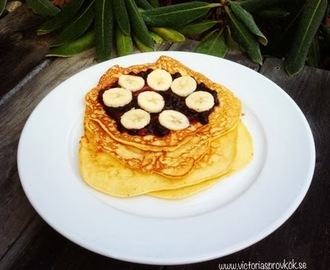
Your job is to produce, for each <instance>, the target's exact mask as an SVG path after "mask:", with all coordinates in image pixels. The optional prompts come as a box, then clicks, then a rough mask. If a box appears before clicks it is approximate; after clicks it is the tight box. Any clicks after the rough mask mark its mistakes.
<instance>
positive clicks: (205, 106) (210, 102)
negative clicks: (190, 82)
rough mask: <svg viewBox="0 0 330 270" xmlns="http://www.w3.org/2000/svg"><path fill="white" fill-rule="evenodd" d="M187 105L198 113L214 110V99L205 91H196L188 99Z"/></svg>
mask: <svg viewBox="0 0 330 270" xmlns="http://www.w3.org/2000/svg"><path fill="white" fill-rule="evenodd" d="M185 102H186V105H187V107H188V108H190V109H192V110H194V111H196V112H204V111H208V110H210V109H212V108H213V106H214V98H213V96H212V94H210V93H209V92H205V91H195V92H193V93H191V94H190V95H189V96H188V97H186V100H185Z"/></svg>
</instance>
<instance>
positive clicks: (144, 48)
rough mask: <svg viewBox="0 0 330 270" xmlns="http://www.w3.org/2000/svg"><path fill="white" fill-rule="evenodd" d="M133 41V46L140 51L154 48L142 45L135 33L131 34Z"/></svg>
mask: <svg viewBox="0 0 330 270" xmlns="http://www.w3.org/2000/svg"><path fill="white" fill-rule="evenodd" d="M133 41H134V43H135V46H136V47H137V48H138V49H139V50H140V51H141V52H153V51H154V48H151V47H148V46H146V45H144V44H143V43H142V42H141V41H140V40H139V39H138V38H137V37H136V36H135V35H133Z"/></svg>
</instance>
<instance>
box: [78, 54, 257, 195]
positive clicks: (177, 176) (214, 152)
mask: <svg viewBox="0 0 330 270" xmlns="http://www.w3.org/2000/svg"><path fill="white" fill-rule="evenodd" d="M164 71H166V72H165V73H166V74H167V76H169V77H170V82H173V81H174V80H176V78H181V79H182V78H183V79H186V77H188V79H190V80H191V79H193V80H192V81H193V83H195V85H196V86H194V88H193V90H192V92H190V93H187V94H186V95H185V96H181V95H182V93H179V92H177V91H178V89H176V88H175V86H173V84H171V86H170V88H166V89H167V90H160V89H157V88H158V87H160V86H159V85H156V84H154V82H152V81H151V82H150V81H148V80H149V77H151V74H153V72H154V73H156V72H164ZM129 76H134V79H133V81H134V80H138V81H139V82H138V84H140V85H139V87H138V88H137V90H136V89H135V90H133V89H128V88H125V87H123V86H122V84H121V82H120V81H121V80H124V79H126V78H129V79H132V78H131V77H129ZM123 78H124V79H123ZM140 81H142V82H141V83H140ZM165 81H166V80H165ZM135 82H136V81H135ZM157 83H158V81H157ZM160 84H161V83H160ZM187 84H189V82H188V81H185V84H184V87H185V89H183V90H184V91H186V92H187V91H188V90H189V91H190V89H188V88H189V87H187ZM152 85H153V87H154V88H152V87H151V86H152ZM168 87H169V86H168ZM162 91H167V92H166V93H165V94H164V92H162ZM148 92H152V98H155V97H157V98H159V96H160V97H161V99H163V102H164V103H163V104H162V107H161V108H160V109H159V110H158V111H154V109H155V107H156V108H157V106H151V107H147V108H146V107H144V106H149V105H148V104H147V105H146V104H145V103H143V102H140V101H139V98H140V97H141V96H142V95H143V94H144V96H146V95H148V94H149V95H150V93H148ZM168 93H170V95H172V96H178V95H179V97H178V98H176V97H175V102H173V100H172V99H171V98H168V99H166V98H167V97H168V95H169V94H168ZM192 96H194V98H195V100H194V98H192ZM118 97H120V98H121V100H120V105H118V104H117V103H116V102H118ZM196 97H197V98H196ZM188 98H189V99H190V100H189V101H188ZM205 99H206V101H205ZM169 100H170V105H166V104H168V102H169ZM182 100H183V101H182ZM123 101H124V103H123ZM142 101H143V100H142ZM158 101H159V100H158ZM158 101H156V103H157V102H158ZM160 101H162V100H160ZM144 102H145V100H144ZM180 102H185V105H182V104H184V103H180ZM194 102H198V106H197V108H196V109H195V108H194V106H195V104H194ZM199 102H204V103H203V104H202V103H199ZM205 103H206V104H205ZM85 104H86V109H85V114H84V135H83V136H82V138H81V140H80V148H79V166H80V172H81V175H82V178H83V180H84V181H85V182H86V183H87V184H88V185H89V186H91V187H92V188H94V189H96V190H99V191H101V192H103V193H106V194H109V195H111V196H116V197H132V196H138V195H142V194H148V195H150V196H154V197H160V198H165V199H177V198H183V197H186V196H190V195H192V194H195V193H196V192H199V191H201V190H203V189H205V188H207V187H209V186H211V185H213V184H214V183H216V182H218V181H219V180H220V179H221V178H223V177H224V176H226V175H228V174H232V173H234V172H235V171H237V170H240V169H241V168H242V167H244V166H246V165H247V164H248V163H249V162H250V160H251V158H252V154H253V142H252V139H251V136H250V134H249V132H248V130H247V129H246V127H245V126H244V124H243V123H242V122H241V114H242V107H241V103H240V101H239V99H238V98H237V97H235V96H234V94H233V93H232V92H231V91H230V90H228V89H227V88H225V87H224V86H222V85H219V84H217V83H215V82H213V81H211V80H210V79H208V78H207V77H205V76H204V75H203V74H200V73H198V72H196V71H193V70H191V69H189V68H188V67H186V66H184V65H183V64H181V63H180V62H179V61H177V60H175V59H173V58H170V57H167V56H161V57H160V58H159V59H158V60H157V61H156V62H155V63H146V64H140V65H134V66H130V67H120V66H118V65H115V66H113V67H111V68H110V69H109V70H108V71H107V72H106V73H105V74H104V75H103V76H102V77H101V78H100V80H99V83H98V85H97V86H96V87H94V88H93V89H91V90H90V91H89V92H88V93H87V94H86V96H85ZM201 104H202V105H201ZM210 104H211V105H210ZM152 105H154V104H152ZM158 105H159V104H158ZM166 106H170V107H166ZM171 106H172V107H171ZM183 106H186V107H183ZM205 106H206V107H205ZM177 108H178V109H177ZM182 108H184V109H182ZM180 110H182V111H180ZM199 110H200V111H199ZM137 112H138V114H135V115H134V117H135V118H134V121H133V123H131V122H130V121H131V120H132V118H131V117H132V114H130V113H133V114H134V113H137ZM164 112H165V113H170V114H167V116H166V117H169V118H167V119H165V122H164V117H165V116H164V115H165V113H164ZM173 112H174V113H175V114H173ZM141 113H142V114H141ZM163 113H164V114H163ZM126 114H127V115H128V114H130V116H127V115H126ZM125 117H126V118H125ZM136 117H138V118H136ZM141 117H142V118H141ZM145 117H146V118H145ZM148 117H149V118H148ZM123 118H125V122H122V119H123ZM119 119H120V120H119ZM141 119H142V122H143V121H145V120H146V119H147V122H146V123H144V124H143V125H142V126H140V120H141ZM155 119H156V120H155ZM172 120H173V121H172ZM127 121H128V124H129V125H130V126H129V127H126V126H125V125H124V123H127ZM153 121H156V122H153ZM166 121H167V122H166ZM136 122H138V125H137V124H136ZM146 125H148V126H147V127H148V128H146ZM152 125H154V126H152ZM159 126H162V130H165V131H166V132H165V133H164V134H159V133H157V132H156V133H153V131H154V128H155V127H157V128H158V127H159Z"/></svg>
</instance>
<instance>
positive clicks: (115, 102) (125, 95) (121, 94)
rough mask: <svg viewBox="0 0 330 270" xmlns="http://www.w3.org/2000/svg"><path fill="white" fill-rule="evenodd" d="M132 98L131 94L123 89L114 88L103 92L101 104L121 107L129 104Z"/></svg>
mask: <svg viewBox="0 0 330 270" xmlns="http://www.w3.org/2000/svg"><path fill="white" fill-rule="evenodd" d="M132 98H133V95H132V92H131V91H130V90H128V89H125V88H120V87H115V88H110V89H108V90H106V91H104V93H103V95H102V99H103V102H104V104H105V105H106V106H108V107H114V108H117V107H122V106H125V105H126V104H128V103H130V102H131V100H132Z"/></svg>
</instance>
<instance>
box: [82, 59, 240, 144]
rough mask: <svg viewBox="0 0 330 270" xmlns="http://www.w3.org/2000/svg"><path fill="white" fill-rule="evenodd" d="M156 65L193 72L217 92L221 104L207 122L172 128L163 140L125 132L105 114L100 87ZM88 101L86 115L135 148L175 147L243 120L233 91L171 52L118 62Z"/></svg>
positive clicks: (107, 131) (93, 91) (111, 134)
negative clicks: (146, 60) (149, 60)
mask: <svg viewBox="0 0 330 270" xmlns="http://www.w3.org/2000/svg"><path fill="white" fill-rule="evenodd" d="M157 68H160V69H165V70H167V71H168V72H170V73H171V74H175V73H177V72H178V73H180V74H181V75H190V76H192V77H193V78H194V79H195V80H196V81H197V83H203V84H205V85H206V86H207V87H208V88H210V89H212V90H215V91H216V92H217V94H218V98H219V102H220V105H219V106H215V107H214V111H213V112H212V113H211V115H210V116H209V124H208V125H201V124H200V123H195V124H192V125H190V126H189V127H188V128H186V129H183V130H179V131H171V132H170V134H169V135H167V136H165V137H164V138H162V139H161V140H160V139H159V137H157V136H155V135H147V136H132V135H130V134H128V133H126V132H120V131H119V130H118V128H117V124H116V121H115V120H114V119H112V118H110V117H109V116H108V115H107V114H106V112H105V111H104V109H103V107H102V104H100V102H99V100H98V96H99V93H100V91H102V90H105V89H108V88H109V87H111V86H112V85H114V84H115V83H116V82H117V81H118V79H119V77H120V76H121V75H123V74H130V73H134V74H138V73H139V72H141V71H147V70H150V69H153V70H154V69H157ZM85 101H86V112H85V114H86V117H88V118H89V119H90V120H91V121H95V122H97V123H98V125H100V126H101V127H102V129H103V130H104V131H105V132H106V133H107V134H108V135H109V136H111V137H112V138H113V139H114V140H116V141H118V142H120V143H122V144H125V145H132V146H134V147H136V148H139V149H142V150H148V151H159V149H161V150H166V151H172V150H174V149H176V148H177V147H179V146H180V145H182V144H185V143H186V142H188V141H189V140H191V139H192V138H193V137H194V136H195V134H196V133H197V132H198V133H199V134H203V135H204V138H206V139H212V138H214V137H217V136H221V135H223V134H226V133H227V132H229V131H230V130H231V129H233V128H235V127H236V126H237V124H238V122H239V121H240V116H241V103H240V101H239V99H237V98H236V97H235V96H234V95H233V94H232V92H231V91H229V90H228V89H227V88H225V87H224V86H221V85H219V84H216V83H214V82H213V81H211V80H210V79H208V78H207V77H206V76H204V75H203V74H201V73H198V72H196V71H193V70H191V69H189V68H188V67H186V66H184V65H183V64H181V63H180V62H179V61H177V60H175V59H173V58H170V57H168V56H161V57H160V58H159V59H158V60H157V61H156V62H155V63H147V64H141V65H134V66H131V67H120V66H117V65H116V66H113V67H111V68H110V69H109V70H108V71H107V72H106V73H105V74H104V75H103V76H102V77H101V79H100V81H99V83H98V85H97V87H95V88H93V89H92V90H91V91H90V92H89V93H87V95H86V98H85ZM94 136H98V134H97V133H95V134H94Z"/></svg>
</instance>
